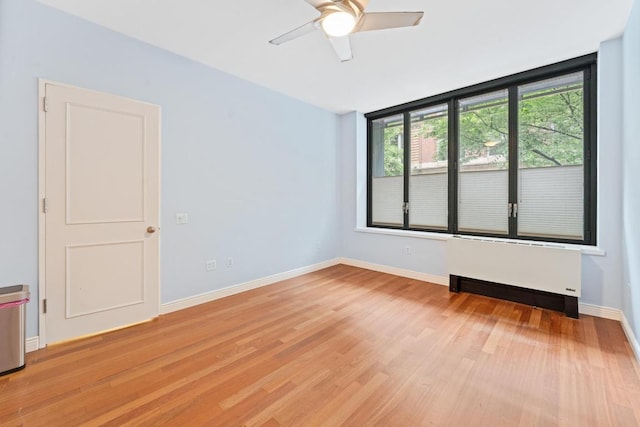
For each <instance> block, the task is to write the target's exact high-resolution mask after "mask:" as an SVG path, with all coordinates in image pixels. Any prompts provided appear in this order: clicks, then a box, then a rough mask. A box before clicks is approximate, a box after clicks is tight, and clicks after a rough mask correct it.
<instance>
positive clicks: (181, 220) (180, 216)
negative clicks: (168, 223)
mask: <svg viewBox="0 0 640 427" xmlns="http://www.w3.org/2000/svg"><path fill="white" fill-rule="evenodd" d="M188 222H189V214H188V213H184V212H182V213H177V214H176V224H187V223H188Z"/></svg>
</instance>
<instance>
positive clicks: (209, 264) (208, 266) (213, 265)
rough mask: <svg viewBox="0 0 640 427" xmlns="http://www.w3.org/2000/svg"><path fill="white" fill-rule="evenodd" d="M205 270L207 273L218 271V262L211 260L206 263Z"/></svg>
mask: <svg viewBox="0 0 640 427" xmlns="http://www.w3.org/2000/svg"><path fill="white" fill-rule="evenodd" d="M205 268H206V269H207V271H212V270H215V269H216V260H215V259H210V260H208V261H207V262H206V263H205Z"/></svg>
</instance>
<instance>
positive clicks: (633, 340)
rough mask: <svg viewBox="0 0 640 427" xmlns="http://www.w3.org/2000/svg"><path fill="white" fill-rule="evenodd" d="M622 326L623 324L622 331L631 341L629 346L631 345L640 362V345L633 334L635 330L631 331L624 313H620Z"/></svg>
mask: <svg viewBox="0 0 640 427" xmlns="http://www.w3.org/2000/svg"><path fill="white" fill-rule="evenodd" d="M620 317H621V319H620V324H622V330H623V331H624V334H625V335H626V336H627V340H629V345H631V350H633V353H634V354H635V355H636V359H638V362H640V343H638V339H637V338H636V336H635V335H634V333H633V329H631V325H630V324H629V321H628V320H627V316H625V315H624V312H623V311H621V312H620Z"/></svg>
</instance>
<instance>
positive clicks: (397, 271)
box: [338, 258, 449, 286]
mask: <svg viewBox="0 0 640 427" xmlns="http://www.w3.org/2000/svg"><path fill="white" fill-rule="evenodd" d="M338 263H339V264H345V265H350V266H352V267H359V268H364V269H366V270H373V271H379V272H381V273H387V274H394V275H396V276H402V277H407V278H409V279H415V280H422V281H423V282H429V283H435V284H437V285H443V286H449V278H448V277H442V276H434V275H432V274H427V273H421V272H419V271H413V270H405V269H404V268H397V267H389V266H387V265H381V264H373V263H371V262H366V261H359V260H356V259H350V258H338Z"/></svg>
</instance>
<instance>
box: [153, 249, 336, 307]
mask: <svg viewBox="0 0 640 427" xmlns="http://www.w3.org/2000/svg"><path fill="white" fill-rule="evenodd" d="M336 264H339V262H338V260H337V259H332V260H328V261H324V262H320V263H318V264H313V265H309V266H306V267H300V268H296V269H294V270H290V271H285V272H284V273H278V274H274V275H272V276H267V277H263V278H261V279H256V280H251V281H249V282H245V283H240V284H238V285H233V286H229V287H227V288H223V289H217V290H215V291H211V292H205V293H203V294H199V295H194V296H192V297H187V298H182V299H179V300H176V301H172V302H168V303H164V304H161V305H160V314H168V313H172V312H174V311H178V310H182V309H185V308H189V307H193V306H196V305H200V304H204V303H206V302H210V301H215V300H217V299H220V298H224V297H228V296H231V295H235V294H239V293H240V292H245V291H250V290H251V289H256V288H261V287H263V286H267V285H271V284H274V283H276V282H281V281H283V280H287V279H291V278H293V277H297V276H301V275H303V274H307V273H312V272H314V271H317V270H322V269H323V268H327V267H332V266H334V265H336Z"/></svg>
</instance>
